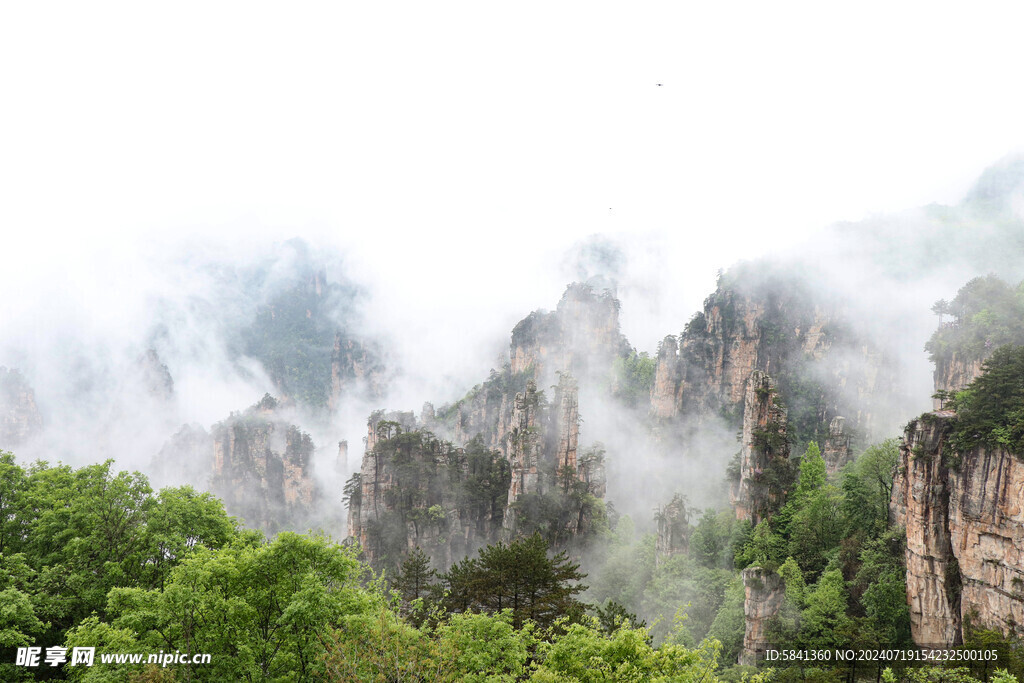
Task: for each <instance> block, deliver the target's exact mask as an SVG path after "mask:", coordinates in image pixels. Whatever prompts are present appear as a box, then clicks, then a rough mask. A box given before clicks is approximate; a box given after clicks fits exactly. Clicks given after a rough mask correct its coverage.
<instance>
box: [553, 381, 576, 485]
mask: <svg viewBox="0 0 1024 683" xmlns="http://www.w3.org/2000/svg"><path fill="white" fill-rule="evenodd" d="M555 404H556V405H557V406H558V414H557V418H556V419H557V424H556V425H555V432H556V433H557V434H558V447H557V451H556V453H555V456H556V457H557V459H558V470H556V471H560V470H563V469H566V468H567V469H568V470H569V471H571V472H576V451H577V448H578V446H579V438H580V401H579V391H578V388H577V385H576V380H575V379H573V377H572V375H568V374H565V373H561V374H560V375H559V378H558V385H557V386H556V387H555Z"/></svg>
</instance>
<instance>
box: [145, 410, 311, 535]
mask: <svg viewBox="0 0 1024 683" xmlns="http://www.w3.org/2000/svg"><path fill="white" fill-rule="evenodd" d="M276 409H277V402H276V401H275V400H274V399H273V398H271V397H270V396H265V397H264V398H263V400H261V401H260V402H259V403H257V404H256V405H254V406H252V407H251V408H249V409H248V410H246V411H244V412H242V413H233V414H232V415H231V416H230V417H229V418H228V419H226V420H224V421H222V422H219V423H217V424H215V425H213V428H212V429H211V431H210V432H207V431H206V430H205V429H203V428H202V427H200V426H199V425H186V426H184V427H182V429H181V430H179V431H178V433H177V434H175V435H174V437H172V438H171V440H170V441H169V442H168V443H167V444H166V445H165V446H164V448H163V449H161V451H160V454H159V455H158V456H157V459H156V461H155V463H154V468H153V469H154V471H155V472H156V473H157V474H158V476H160V477H161V478H163V479H165V480H167V481H176V482H181V481H187V482H190V483H192V484H193V485H196V486H200V487H202V488H208V489H209V490H210V491H212V492H213V493H214V494H216V495H217V496H219V497H220V498H221V499H222V500H223V501H224V505H225V507H226V508H227V510H228V512H229V513H230V514H232V515H238V516H239V517H242V518H243V519H244V520H245V522H246V524H248V525H250V526H254V527H258V528H260V529H262V530H264V531H266V532H268V533H274V532H277V531H281V530H284V529H288V528H303V526H304V524H305V523H306V522H307V520H309V519H311V518H313V517H314V515H315V514H316V507H317V503H318V502H319V501H320V499H321V495H320V491H319V489H318V487H317V484H316V482H315V480H314V477H313V450H314V446H313V441H312V439H311V438H310V437H309V435H308V434H306V433H304V432H303V431H301V430H300V429H298V428H297V427H295V426H294V425H291V424H289V423H288V422H287V420H285V419H284V418H283V417H282V416H281V415H279V414H278V413H277V411H276Z"/></svg>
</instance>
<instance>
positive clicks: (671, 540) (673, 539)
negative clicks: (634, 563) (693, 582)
mask: <svg viewBox="0 0 1024 683" xmlns="http://www.w3.org/2000/svg"><path fill="white" fill-rule="evenodd" d="M654 519H655V521H656V522H657V523H658V536H657V539H656V541H655V546H654V550H655V552H654V563H655V566H658V565H659V564H661V563H662V562H664V561H665V560H666V559H668V558H670V557H672V556H673V555H680V554H684V553H686V551H687V550H689V548H690V522H689V517H688V515H687V511H686V499H685V498H683V497H682V496H681V495H679V494H676V495H675V496H673V498H672V500H671V501H670V502H669V503H668V505H665V506H664V507H662V508H659V509H658V512H657V513H656V514H655V516H654Z"/></svg>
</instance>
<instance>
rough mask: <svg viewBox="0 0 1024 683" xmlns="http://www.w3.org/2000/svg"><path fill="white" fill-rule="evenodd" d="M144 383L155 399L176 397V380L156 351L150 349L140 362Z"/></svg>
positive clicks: (139, 366)
mask: <svg viewBox="0 0 1024 683" xmlns="http://www.w3.org/2000/svg"><path fill="white" fill-rule="evenodd" d="M138 368H139V371H140V373H141V375H142V383H143V387H144V388H145V390H146V392H147V393H148V394H149V395H150V396H153V397H154V398H158V399H162V400H167V399H169V398H171V396H173V395H174V379H173V378H172V377H171V371H170V370H169V369H168V368H167V366H166V365H165V364H164V363H163V361H162V360H160V355H159V354H158V353H157V352H156V350H155V349H148V350H147V351H146V353H145V354H144V355H143V356H141V357H140V358H139V360H138Z"/></svg>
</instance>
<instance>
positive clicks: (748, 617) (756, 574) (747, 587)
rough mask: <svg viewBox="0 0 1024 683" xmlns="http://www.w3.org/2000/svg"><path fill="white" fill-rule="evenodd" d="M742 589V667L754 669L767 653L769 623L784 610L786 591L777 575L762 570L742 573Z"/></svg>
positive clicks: (748, 569) (756, 568)
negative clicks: (743, 629) (743, 624)
mask: <svg viewBox="0 0 1024 683" xmlns="http://www.w3.org/2000/svg"><path fill="white" fill-rule="evenodd" d="M743 589H744V599H743V616H744V618H745V621H746V629H745V631H744V633H743V651H742V652H741V653H740V660H739V663H740V664H743V665H745V666H754V665H755V664H757V660H758V657H759V656H763V655H764V651H765V650H767V649H768V646H769V644H770V642H769V640H768V622H769V621H770V620H771V618H772V617H774V616H776V615H777V614H778V613H779V610H781V609H782V605H783V603H784V602H785V599H786V587H785V585H784V583H783V581H782V577H781V576H779V575H778V574H777V573H776V572H773V571H768V570H767V569H762V568H761V567H748V568H747V569H744V570H743Z"/></svg>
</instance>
